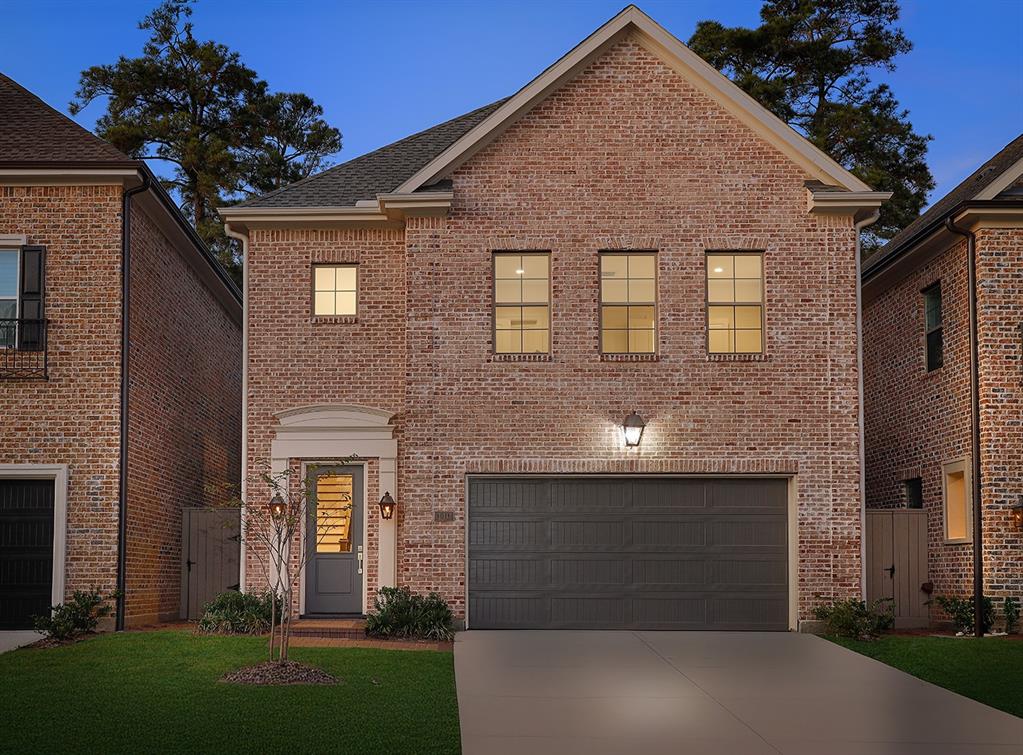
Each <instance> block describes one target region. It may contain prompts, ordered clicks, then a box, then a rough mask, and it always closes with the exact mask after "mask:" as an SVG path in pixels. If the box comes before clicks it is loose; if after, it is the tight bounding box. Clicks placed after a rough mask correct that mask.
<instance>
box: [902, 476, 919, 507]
mask: <svg viewBox="0 0 1023 755" xmlns="http://www.w3.org/2000/svg"><path fill="white" fill-rule="evenodd" d="M902 494H903V499H904V500H903V502H904V503H905V505H906V508H907V509H922V508H923V507H924V483H923V480H921V479H920V478H919V477H913V478H912V479H909V480H903V481H902Z"/></svg>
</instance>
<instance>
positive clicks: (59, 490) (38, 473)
mask: <svg viewBox="0 0 1023 755" xmlns="http://www.w3.org/2000/svg"><path fill="white" fill-rule="evenodd" d="M0 479H5V480H53V587H52V588H51V590H50V605H57V604H58V603H63V602H64V586H65V578H66V573H67V494H68V479H69V473H68V465H67V464H0Z"/></svg>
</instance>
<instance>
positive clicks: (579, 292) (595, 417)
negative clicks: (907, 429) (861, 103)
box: [225, 6, 887, 630]
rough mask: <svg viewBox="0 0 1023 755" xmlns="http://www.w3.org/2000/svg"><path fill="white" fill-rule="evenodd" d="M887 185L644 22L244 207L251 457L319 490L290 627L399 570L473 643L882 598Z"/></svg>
mask: <svg viewBox="0 0 1023 755" xmlns="http://www.w3.org/2000/svg"><path fill="white" fill-rule="evenodd" d="M886 197H887V195H886V194H881V193H876V192H872V191H870V189H869V187H867V186H865V185H864V184H863V183H862V182H861V181H859V180H858V179H856V178H855V177H854V176H852V175H851V174H850V173H848V172H847V171H846V170H844V169H843V168H842V167H841V166H839V165H838V164H836V163H835V162H834V161H832V160H831V159H830V158H828V157H827V156H826V155H824V154H822V153H821V152H820V151H819V150H817V149H816V148H815V147H813V146H812V145H810V144H809V143H808V142H807V141H805V140H804V139H802V138H801V137H800V136H798V135H797V134H796V133H795V132H794V131H792V130H791V129H789V128H788V127H787V126H786V125H785V124H783V123H782V122H780V121H779V120H777V119H776V118H775V117H774V116H773V115H771V114H770V113H769V112H768V111H766V110H765V109H764V108H763V107H761V106H760V105H759V104H758V103H756V102H755V101H753V100H752V99H751V98H750V97H748V96H747V95H746V94H744V93H743V92H742V91H741V90H739V89H738V88H737V87H735V86H734V85H733V84H732V83H731V82H730V81H728V80H727V79H726V78H724V77H723V76H721V75H720V74H719V73H718V72H717V71H716V70H714V69H713V68H712V67H711V66H709V65H708V64H707V63H706V62H705V61H703V60H701V59H700V58H699V57H698V56H696V55H695V54H694V53H692V52H691V51H690V50H688V49H687V48H686V47H685V46H684V45H683V44H682V43H681V42H679V41H678V40H677V39H676V38H674V37H673V36H671V35H670V34H669V33H667V32H666V31H665V30H664V29H662V28H661V27H660V26H658V25H657V24H656V23H654V22H653V21H652V20H651V19H650V18H649V17H647V16H646V15H644V14H643V13H642V12H641V11H639V10H638V9H637V8H635V7H632V6H630V7H629V8H627V9H626V10H624V11H623V12H622V13H621V14H619V15H618V16H616V17H615V18H614V19H612V20H611V21H609V22H608V23H607V24H605V25H604V26H602V27H601V28H600V29H598V30H597V31H596V32H595V33H594V34H593V35H591V36H590V37H589V38H587V39H586V40H584V41H583V42H582V43H581V44H580V45H579V46H577V47H576V48H574V49H573V50H572V51H571V52H570V53H568V54H567V55H566V56H565V57H563V58H561V59H560V60H559V61H557V62H556V63H554V64H553V65H552V66H551V67H550V68H548V69H547V70H546V71H544V72H543V73H542V74H541V75H540V76H538V77H537V78H536V79H534V80H533V81H532V82H530V83H529V84H527V85H526V86H525V87H524V88H523V89H522V90H520V91H519V92H518V93H517V94H515V95H514V96H512V97H510V98H508V99H505V100H501V101H498V102H495V103H493V104H491V105H488V106H486V107H483V108H480V109H478V110H475V111H473V112H471V113H468V114H466V115H464V116H461V117H458V118H455V119H453V120H451V121H448V122H446V123H443V124H441V125H439V126H436V127H434V128H432V129H429V130H427V131H424V132H421V133H418V134H415V135H413V136H410V137H408V138H407V139H403V140H401V141H399V142H396V143H394V144H392V145H390V146H387V147H384V148H382V149H380V150H377V151H376V152H372V153H370V154H367V155H365V156H363V157H359V158H357V159H355V160H352V161H350V162H348V163H345V164H342V165H339V166H337V167H334V168H332V169H329V170H327V171H324V172H323V173H321V174H319V175H316V176H313V177H311V178H308V179H306V180H304V181H300V182H298V183H296V184H294V185H292V186H289V187H286V188H284V189H282V190H280V191H277V192H274V193H272V194H269V195H267V196H265V197H262V198H259V199H255V200H252V201H249V202H246V203H244V204H242V205H240V206H237V207H232V208H228V209H227V211H226V213H225V217H226V218H227V219H228V221H229V226H230V229H231V233H232V234H235V235H236V236H237V237H239V238H241V239H242V240H243V242H244V244H245V260H246V263H245V288H246V302H247V313H246V317H245V342H246V352H247V359H246V368H245V369H246V372H245V382H246V386H247V387H246V391H245V399H246V409H245V422H246V434H245V454H246V464H247V469H248V471H249V474H250V475H252V474H254V473H255V472H256V471H257V470H258V469H259V468H260V464H262V463H263V462H264V461H269V462H270V464H271V465H272V467H273V469H274V470H276V471H282V470H285V469H291V470H294V471H296V472H300V471H301V470H310V469H312V470H314V472H313V475H312V479H311V490H312V495H311V499H312V500H311V503H312V508H313V509H314V513H313V515H312V516H311V518H310V521H309V524H308V527H307V529H306V533H305V538H304V539H305V543H304V545H299V544H297V543H296V548H299V547H306V548H308V549H309V551H308V552H309V555H310V562H309V566H308V568H307V569H306V573H305V575H304V577H303V581H302V585H301V589H300V590H299V603H300V605H299V607H298V608H299V610H300V611H301V612H302V613H303V614H306V615H344V614H359V613H362V612H364V611H365V610H366V607H367V605H369V604H371V602H372V598H373V595H374V594H375V591H376V588H377V587H379V586H381V585H388V584H394V583H399V584H402V585H409V586H411V587H413V588H414V589H416V590H421V591H428V590H435V591H437V592H439V593H440V594H441V595H442V596H443V597H444V598H445V599H446V600H448V601H449V602H450V604H451V605H452V606H453V608H454V610H455V611H456V614H457V615H458V616H459V617H460V618H463V619H465V620H466V621H467V623H468V626H469V627H480V628H482V627H506V628H507V627H510V628H519V627H522V628H529V627H584V628H619V627H654V628H737V629H751V628H755V629H780V630H784V629H788V628H795V627H796V626H797V624H798V622H799V621H800V620H803V619H806V618H808V617H809V615H810V611H811V608H812V606H813V605H814V603H815V602H817V601H818V600H819V598H818V597H817V596H818V595H822V596H837V597H846V596H858V595H859V594H860V590H861V557H860V550H861V537H860V534H861V517H862V505H861V461H860V453H861V445H860V422H859V411H860V403H859V402H860V370H859V363H858V341H857V332H858V331H857V277H858V267H857V248H858V243H857V238H858V228H859V227H861V226H863V225H865V224H867V223H869V222H871V221H872V219H873V218H874V217H875V213H876V209H877V207H878V206H879V205H880V203H881V202H882V201H883V200H884V199H885V198H886ZM351 456H354V457H356V458H355V459H354V461H353V462H352V463H351V464H349V465H348V466H347V467H340V466H336V465H337V464H338V462H339V460H344V459H346V458H348V457H351ZM332 464H333V465H335V466H332ZM246 494H247V495H248V496H253V497H254V496H268V493H267V492H266V490H265V489H263V488H261V487H258V488H257V487H254V486H252V485H250V486H249V490H248V491H247V493H246ZM386 494H390V497H391V498H393V499H394V500H395V501H396V514H395V515H394V518H393V519H384V518H382V516H381V512H380V510H378V505H377V503H378V501H380V500H381V499H382V498H383V497H385V495H386ZM348 500H351V502H352V506H351V507H348V506H345V505H339V502H345V501H348ZM321 504H322V505H321ZM243 566H244V567H245V575H244V576H243V582H244V583H245V584H246V585H247V587H248V588H250V589H259V588H260V587H261V585H262V577H261V572H260V571H259V570H258V569H257V568H256V566H257V564H256V561H255V560H254V558H253V554H252V551H251V546H250V548H249V550H248V552H247V555H246V557H243Z"/></svg>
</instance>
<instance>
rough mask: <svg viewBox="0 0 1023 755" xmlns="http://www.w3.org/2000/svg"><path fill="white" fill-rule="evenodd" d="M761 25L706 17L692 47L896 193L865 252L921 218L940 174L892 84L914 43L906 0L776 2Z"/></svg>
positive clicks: (868, 178) (870, 180)
mask: <svg viewBox="0 0 1023 755" xmlns="http://www.w3.org/2000/svg"><path fill="white" fill-rule="evenodd" d="M760 20H761V24H760V26H758V27H756V28H755V29H749V28H745V27H725V26H722V25H721V24H720V23H718V22H716V21H701V22H700V23H699V24H697V26H696V31H695V33H694V34H693V36H692V38H691V39H690V40H689V46H690V47H691V48H692V49H693V50H694V51H695V52H697V53H699V54H700V55H701V56H702V57H703V58H704V59H705V60H707V61H708V62H709V63H711V64H712V65H714V66H715V67H717V68H718V69H719V70H720V71H721V72H722V73H724V74H725V75H726V76H728V77H729V78H731V79H732V80H733V81H734V82H735V83H736V84H738V85H739V86H740V87H742V88H743V89H744V90H745V91H746V92H748V93H749V94H750V95H752V96H753V97H754V98H756V99H757V100H758V101H759V102H760V103H761V104H763V105H764V106H765V107H767V108H768V109H769V110H771V111H772V112H774V113H775V115H777V116H778V117H779V118H781V119H782V120H784V121H786V122H787V123H788V124H789V125H791V126H792V127H793V128H794V129H796V130H797V131H799V132H800V133H802V134H803V135H804V136H806V137H807V138H808V139H809V140H810V141H811V142H813V143H814V144H815V145H817V146H818V147H820V148H821V149H822V150H824V151H825V152H827V153H828V154H829V155H831V156H832V157H833V158H834V159H835V160H837V161H838V162H839V163H841V164H842V165H843V166H844V167H845V168H847V169H848V170H849V171H851V172H852V173H853V174H854V175H856V176H857V177H859V178H860V179H862V180H863V181H865V182H866V183H867V184H869V185H870V186H871V187H872V188H874V189H876V190H878V191H892V192H894V196H893V197H892V199H891V201H890V202H888V203H886V204H885V206H884V207H883V208H882V210H881V217H880V219H879V220H878V222H877V223H876V224H875V225H873V226H871V227H870V228H869V229H868V232H867V233H866V234H865V235H864V253H865V254H869V253H870V252H872V251H874V250H876V249H877V248H879V247H880V246H881V245H882V244H883V243H884V241H885V240H886V239H889V238H891V237H892V236H894V235H895V234H896V233H898V231H899V230H901V229H902V228H904V227H905V226H906V225H908V224H909V222H910V221H912V220H913V218H915V217H916V216H917V215H918V214H919V212H920V210H921V209H922V208H923V207H924V205H925V204H926V202H927V194H928V192H929V191H930V190H931V189H933V188H934V179H933V177H932V176H931V172H930V169H929V168H928V167H927V163H926V160H925V158H926V154H927V143H928V142H929V141H930V139H931V137H930V136H929V135H921V134H918V133H916V131H914V130H913V126H912V124H911V123H910V122H909V113H908V112H907V111H906V110H904V109H902V108H900V106H899V103H898V101H897V100H896V99H895V96H894V95H893V93H892V91H891V89H890V88H889V87H888V86H887V85H886V84H875V83H872V82H871V74H873V73H875V72H878V71H885V72H891V71H893V70H894V69H895V62H894V61H895V58H896V57H897V56H898V55H901V54H903V53H906V52H908V51H909V50H910V49H912V45H911V43H910V42H909V40H908V39H907V38H906V36H905V34H904V33H903V32H902V30H901V29H900V28H899V27H898V26H897V23H898V20H899V6H898V2H897V0H768V1H767V2H765V3H764V5H763V7H762V8H761V10H760Z"/></svg>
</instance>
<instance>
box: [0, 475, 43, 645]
mask: <svg viewBox="0 0 1023 755" xmlns="http://www.w3.org/2000/svg"><path fill="white" fill-rule="evenodd" d="M52 585H53V482H52V481H50V480H0V629H28V628H30V627H31V626H32V616H34V615H41V614H45V613H47V612H48V610H49V607H50V603H51V590H52Z"/></svg>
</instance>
